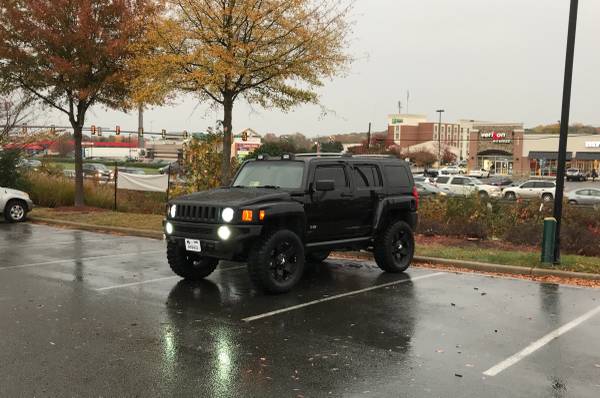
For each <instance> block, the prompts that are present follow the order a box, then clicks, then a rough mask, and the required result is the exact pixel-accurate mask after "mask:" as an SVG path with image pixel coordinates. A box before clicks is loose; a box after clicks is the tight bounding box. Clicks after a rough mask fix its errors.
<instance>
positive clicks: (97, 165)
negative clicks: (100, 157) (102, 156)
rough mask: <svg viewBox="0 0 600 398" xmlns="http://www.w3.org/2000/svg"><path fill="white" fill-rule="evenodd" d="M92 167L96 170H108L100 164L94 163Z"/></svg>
mask: <svg viewBox="0 0 600 398" xmlns="http://www.w3.org/2000/svg"><path fill="white" fill-rule="evenodd" d="M93 166H94V167H95V168H96V169H98V170H108V168H107V167H106V166H105V165H103V164H100V163H94V164H93Z"/></svg>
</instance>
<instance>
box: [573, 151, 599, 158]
mask: <svg viewBox="0 0 600 398" xmlns="http://www.w3.org/2000/svg"><path fill="white" fill-rule="evenodd" d="M575 159H577V160H600V152H577V153H576V154H575Z"/></svg>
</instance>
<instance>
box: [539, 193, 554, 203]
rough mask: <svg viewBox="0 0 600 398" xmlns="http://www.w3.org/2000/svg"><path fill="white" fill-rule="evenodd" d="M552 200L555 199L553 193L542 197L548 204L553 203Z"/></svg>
mask: <svg viewBox="0 0 600 398" xmlns="http://www.w3.org/2000/svg"><path fill="white" fill-rule="evenodd" d="M552 199H554V197H553V196H552V194H551V193H545V194H543V195H542V200H543V201H544V202H546V203H547V202H550V201H552Z"/></svg>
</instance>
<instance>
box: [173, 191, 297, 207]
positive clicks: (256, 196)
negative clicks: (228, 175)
mask: <svg viewBox="0 0 600 398" xmlns="http://www.w3.org/2000/svg"><path fill="white" fill-rule="evenodd" d="M286 200H290V194H289V193H287V192H285V191H281V190H278V189H266V188H219V189H211V190H209V191H202V192H196V193H193V194H191V195H186V196H182V197H180V198H177V199H176V200H174V202H176V203H190V204H198V205H211V206H219V207H225V206H231V207H240V206H251V205H254V204H259V203H263V202H275V201H286Z"/></svg>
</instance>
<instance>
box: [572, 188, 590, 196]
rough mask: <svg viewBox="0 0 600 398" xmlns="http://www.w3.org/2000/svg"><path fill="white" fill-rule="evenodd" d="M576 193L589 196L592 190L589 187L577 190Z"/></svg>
mask: <svg viewBox="0 0 600 398" xmlns="http://www.w3.org/2000/svg"><path fill="white" fill-rule="evenodd" d="M576 194H577V195H581V196H590V195H591V194H592V192H591V191H590V190H589V189H582V190H581V191H577V192H576Z"/></svg>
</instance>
